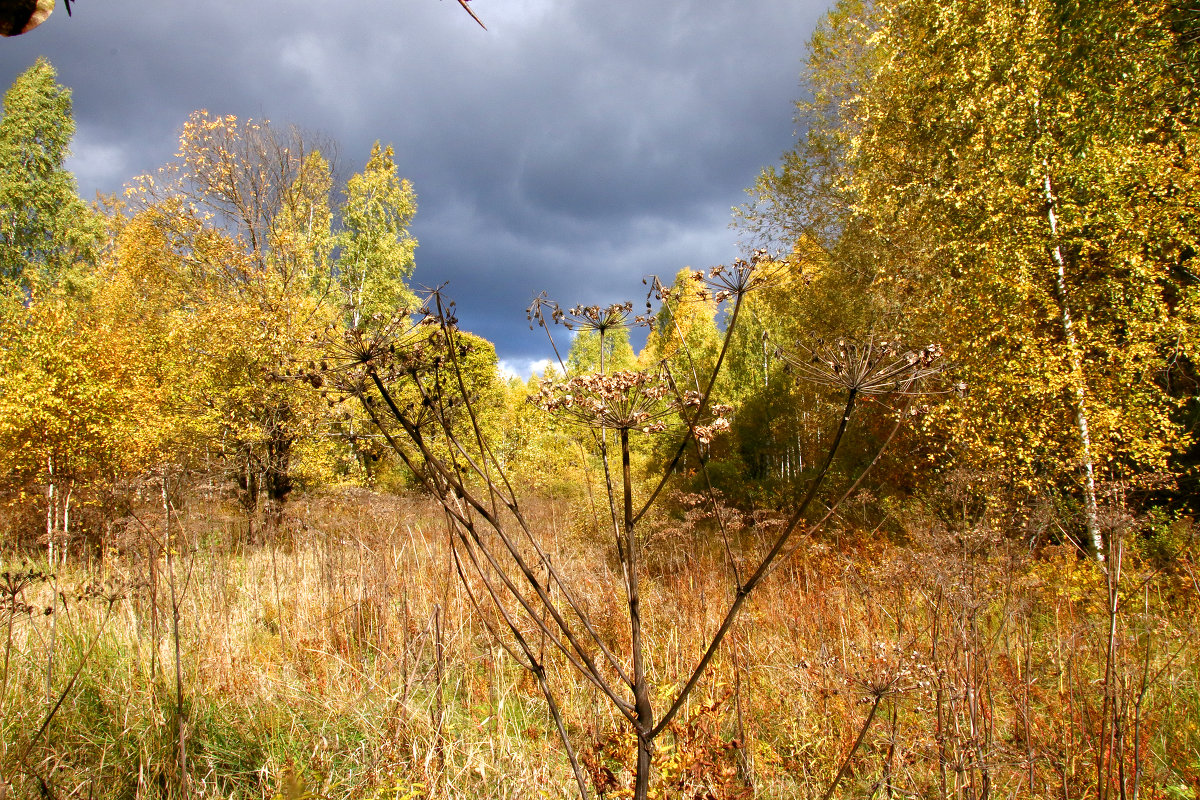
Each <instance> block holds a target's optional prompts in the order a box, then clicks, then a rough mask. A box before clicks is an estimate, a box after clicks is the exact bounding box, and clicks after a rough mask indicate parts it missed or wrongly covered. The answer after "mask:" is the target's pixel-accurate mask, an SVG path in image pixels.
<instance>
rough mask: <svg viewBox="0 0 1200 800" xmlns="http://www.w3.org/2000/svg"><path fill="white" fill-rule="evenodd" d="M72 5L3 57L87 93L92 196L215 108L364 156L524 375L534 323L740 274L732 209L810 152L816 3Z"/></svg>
mask: <svg viewBox="0 0 1200 800" xmlns="http://www.w3.org/2000/svg"><path fill="white" fill-rule="evenodd" d="M471 7H472V8H473V9H474V10H475V12H476V13H477V14H478V15H479V17H480V18H481V19H482V20H483V21H484V23H485V24H486V25H487V26H488V30H487V31H484V30H482V29H480V28H479V26H478V25H476V23H475V22H474V21H473V20H472V19H471V18H470V17H469V16H468V15H467V14H466V13H465V12H464V11H463V10H462V9H461V8H460V7H459V5H458V3H457V2H455V0H374V2H370V3H350V2H330V1H329V0H326V2H315V0H293V1H292V2H282V0H236V1H235V0H195V1H193V2H179V1H178V0H176V1H174V2H171V1H169V0H141V1H140V2H134V0H77V2H75V3H74V4H73V7H72V12H73V14H74V16H73V17H70V18H68V17H67V14H66V13H65V9H64V8H63V6H62V3H61V2H60V3H59V6H58V8H57V9H56V10H55V12H54V14H53V15H52V16H51V17H50V19H49V20H47V21H46V22H45V23H44V24H43V25H42V26H41V27H39V28H37V29H35V30H34V31H31V32H30V33H28V34H25V35H23V36H19V37H14V38H10V39H6V40H3V41H0V81H2V82H3V86H4V87H7V86H8V85H9V84H11V83H12V81H13V79H14V78H15V77H16V76H17V75H18V74H20V72H22V71H23V70H25V69H26V68H28V67H29V66H30V65H31V64H32V63H33V62H34V60H35V59H36V58H37V57H38V56H39V55H44V56H46V57H48V58H49V59H50V61H51V62H52V63H53V64H54V66H55V67H56V68H57V70H58V73H59V82H60V83H62V84H64V85H65V86H68V87H70V88H71V89H72V91H73V93H74V103H75V120H76V125H77V132H76V136H75V141H74V144H73V146H72V150H73V153H74V155H73V157H72V159H71V161H70V162H69V166H70V167H71V169H72V170H73V171H74V172H75V174H76V176H77V179H78V181H79V188H80V191H81V193H82V194H83V196H84V197H85V198H91V197H93V196H95V193H96V192H98V191H99V192H106V193H107V192H116V191H118V190H120V188H121V187H122V186H123V185H124V184H125V183H126V182H127V181H128V180H129V179H130V178H132V177H133V176H135V175H138V174H141V173H144V172H149V171H152V170H154V169H156V168H157V167H159V166H161V165H162V164H164V163H166V162H167V161H168V160H170V158H171V156H172V155H173V153H174V152H175V150H176V145H177V141H178V134H179V130H180V127H181V126H182V124H183V122H184V120H185V119H186V118H187V116H188V114H189V113H190V112H191V111H192V110H194V109H199V108H204V109H208V110H209V111H210V112H212V113H214V114H234V115H237V116H238V117H241V118H246V117H252V118H255V119H269V120H271V122H272V123H273V124H275V125H287V124H295V125H298V126H300V127H302V128H304V129H306V130H311V131H314V132H316V133H319V134H321V135H323V136H327V137H329V138H331V139H333V140H334V141H336V142H337V143H338V152H337V163H338V167H339V171H340V172H341V173H342V176H343V177H344V176H346V175H349V174H351V173H353V172H356V171H359V170H361V169H362V167H363V165H364V164H365V162H366V159H367V156H368V154H369V152H370V147H371V143H372V142H373V141H374V140H376V139H379V140H382V141H383V142H384V143H391V144H392V145H393V146H394V147H395V150H396V160H397V163H398V165H399V168H400V171H401V174H403V175H404V176H405V177H408V178H410V179H411V180H412V181H413V183H414V185H415V187H416V190H417V194H418V202H419V206H420V208H419V211H418V213H417V217H416V220H415V222H414V225H413V232H414V234H415V235H416V237H417V239H418V240H419V242H420V247H419V248H418V250H417V272H416V276H415V282H416V283H418V284H425V285H429V284H438V283H442V282H445V281H449V287H448V290H447V291H448V292H449V294H451V295H452V296H453V297H454V298H456V299H457V300H458V305H459V319H460V321H461V324H462V326H463V327H464V328H465V329H467V330H471V331H474V332H475V333H479V334H481V335H483V336H486V337H487V338H489V339H491V340H492V341H494V342H495V343H496V345H497V350H498V351H499V354H500V357H501V359H502V360H503V361H504V362H506V364H507V365H508V366H509V367H510V368H513V369H516V370H518V371H520V372H523V373H526V372H527V369H528V365H529V363H530V362H531V361H534V360H536V359H539V358H542V357H544V356H546V355H548V353H547V348H546V347H545V345H544V339H540V338H538V336H537V335H535V334H533V333H531V332H530V331H529V330H528V326H527V323H526V320H525V313H524V309H525V307H526V306H527V305H528V304H529V301H530V300H531V299H532V298H533V296H534V295H536V294H537V293H538V292H539V291H541V290H543V289H544V290H546V291H547V292H549V293H550V296H551V297H553V298H554V299H557V300H560V301H561V302H562V303H564V304H565V305H573V304H575V303H580V302H586V303H609V302H616V301H620V300H624V299H631V300H634V301H635V302H637V301H639V300H641V299H642V297H644V290H643V287H642V283H641V278H642V276H643V275H647V274H652V273H654V274H659V275H664V276H670V275H674V273H675V272H677V271H678V270H679V269H681V268H682V267H684V266H691V267H695V268H703V267H707V266H711V265H713V264H718V263H727V262H729V261H730V260H732V259H733V258H735V257H736V256H737V255H738V254H739V242H738V234H737V232H736V231H735V230H732V229H731V228H730V227H729V223H730V220H731V208H732V207H733V206H736V205H739V204H740V203H742V201H743V199H744V197H745V195H744V189H745V188H746V187H747V186H748V185H750V183H751V182H752V181H753V180H754V178H755V176H756V175H757V174H758V171H759V170H760V169H761V168H762V167H764V166H767V165H769V164H773V163H776V162H777V161H778V159H779V156H780V155H781V154H782V153H783V151H784V150H786V149H787V148H788V147H789V146H790V144H791V142H792V140H793V135H794V125H793V121H792V110H793V106H792V103H793V101H794V100H795V99H796V98H797V96H798V95H799V91H800V89H799V74H800V70H801V67H802V63H803V59H804V55H805V43H806V42H807V40H808V38H809V36H810V34H811V33H812V30H813V27H814V26H815V24H816V22H817V20H818V19H819V17H820V15H821V14H822V13H824V11H825V9H826V3H825V2H823V1H822V0H658V2H653V1H649V2H648V1H647V0H590V1H589V0H472V3H471Z"/></svg>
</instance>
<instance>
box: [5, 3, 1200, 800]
mask: <svg viewBox="0 0 1200 800" xmlns="http://www.w3.org/2000/svg"><path fill="white" fill-rule="evenodd" d="M464 7H465V4H464ZM799 94H800V98H801V99H799V100H798V101H797V103H796V105H795V108H794V114H795V120H796V128H797V131H798V134H797V137H796V139H795V141H794V144H793V146H792V147H791V149H789V150H788V151H787V152H785V153H783V154H782V155H781V157H780V160H779V162H778V163H777V164H775V165H765V166H764V168H763V169H762V171H761V173H760V174H759V177H758V179H757V181H756V182H755V183H754V184H753V185H752V186H750V187H749V188H748V189H747V193H746V199H745V202H744V203H743V204H742V205H741V206H739V207H738V208H736V209H734V221H733V229H732V231H731V233H730V236H731V238H738V239H739V240H740V241H741V242H743V243H744V250H743V255H742V257H741V258H739V259H737V260H735V261H733V262H732V263H729V264H723V265H694V266H687V265H684V264H664V265H663V271H662V273H661V274H659V275H657V276H653V275H651V276H646V279H645V281H644V283H643V284H642V285H635V286H629V287H626V289H627V292H628V295H629V301H628V302H621V303H616V304H604V303H599V302H596V300H595V299H592V298H576V297H571V298H557V297H549V296H547V295H545V294H542V295H540V296H537V297H532V298H530V302H529V305H528V307H527V308H526V309H520V308H516V309H512V313H513V315H514V316H516V317H520V315H521V313H522V311H524V313H525V320H526V321H527V322H528V324H529V326H530V327H531V328H533V329H535V330H537V331H539V332H540V333H544V334H545V336H544V343H545V349H546V352H547V354H548V355H551V356H552V358H551V359H550V366H549V367H547V368H546V369H545V370H544V372H542V374H535V375H532V376H526V377H514V376H512V375H511V374H506V373H505V372H503V371H502V370H501V369H500V365H499V362H498V359H497V354H496V348H495V346H494V345H493V343H491V342H489V341H488V340H487V339H485V338H483V337H481V336H478V335H476V334H473V333H471V332H470V331H471V329H472V320H471V319H469V318H467V317H466V315H465V314H464V316H463V318H462V319H460V318H459V314H458V310H457V308H456V306H455V303H454V289H455V287H454V285H453V284H450V285H442V286H436V285H429V284H430V279H429V278H427V277H425V276H423V275H422V273H421V268H420V259H419V257H418V252H417V244H418V243H417V241H416V240H415V238H414V236H413V234H412V232H411V227H412V222H413V220H414V218H415V216H416V215H417V214H418V213H419V212H418V195H417V193H418V190H419V189H420V187H414V186H413V185H412V183H410V181H408V180H407V179H405V178H404V177H403V173H404V162H405V154H404V153H403V152H396V151H394V150H393V148H392V147H391V146H389V145H387V144H386V143H384V142H382V141H381V142H377V143H376V145H375V146H374V147H373V148H372V149H371V151H370V152H369V153H361V154H352V157H351V158H350V159H348V160H349V161H352V162H354V164H353V166H352V167H349V168H347V169H345V170H344V171H345V172H347V173H348V172H350V171H351V170H358V171H354V172H353V174H350V176H349V177H348V178H346V179H345V180H335V175H340V174H342V173H343V169H340V168H339V165H337V164H334V163H332V158H333V154H334V153H336V152H337V148H336V146H335V143H333V142H330V141H327V140H325V139H324V138H323V137H322V136H321V134H319V133H315V132H311V131H307V130H303V129H300V128H297V127H292V126H289V125H288V124H287V123H286V121H282V122H281V121H271V122H267V121H264V120H253V119H243V118H238V117H234V116H222V115H219V114H216V113H210V112H208V111H203V110H198V111H195V112H194V113H193V114H191V116H190V117H188V118H187V119H186V120H181V121H180V123H181V128H180V132H179V140H178V151H177V153H176V156H175V157H174V159H173V160H171V161H170V162H169V163H166V164H163V165H162V166H161V168H160V169H158V170H157V171H154V172H151V173H149V174H145V175H141V176H136V177H131V178H130V179H129V181H128V182H127V184H126V187H125V189H124V191H123V193H121V194H119V195H115V196H101V197H98V198H97V199H96V200H95V201H91V202H89V201H86V200H85V199H83V198H81V197H80V195H79V192H78V189H77V186H76V181H75V178H74V176H73V175H72V174H71V172H70V171H69V170H68V169H67V166H66V165H67V157H68V155H69V154H70V147H71V141H72V138H73V135H74V129H75V125H74V121H73V116H72V102H71V91H70V89H69V87H66V86H63V85H60V83H59V79H58V75H57V73H56V72H55V69H54V67H53V65H52V64H51V63H50V62H49V61H47V60H44V59H42V60H39V61H38V62H37V63H36V64H35V65H34V66H32V67H31V68H30V69H28V71H26V72H25V73H23V74H22V75H21V76H20V77H19V78H17V80H16V81H15V82H14V83H13V84H12V86H11V88H9V89H8V90H7V93H6V94H5V95H4V98H3V116H2V117H0V636H2V637H3V656H2V659H0V800H4V798H6V797H8V796H9V795H10V794H11V796H13V797H18V798H34V797H41V798H63V800H66V798H143V797H164V798H166V797H169V798H182V797H210V796H211V797H218V796H219V797H236V798H264V799H266V798H282V799H283V800H307V798H371V799H372V800H385V799H386V800H415V799H416V798H429V799H430V800H433V799H434V798H497V799H498V798H539V797H541V798H557V797H563V798H575V797H577V798H584V799H585V800H586V799H587V798H633V800H646V799H647V798H663V799H666V798H687V800H692V799H693V798H694V799H695V800H725V799H726V798H730V799H732V798H804V799H805V800H807V799H808V798H812V799H813V800H816V799H817V798H820V799H821V800H830V799H831V798H918V797H919V798H937V799H938V800H951V799H953V800H987V799H988V798H1027V797H1038V798H1063V799H1064V800H1069V799H1072V798H1097V800H1117V799H1118V798H1120V800H1126V799H1127V798H1129V799H1131V800H1132V799H1133V798H1139V797H1144V798H1164V799H1166V798H1169V799H1170V800H1187V799H1188V798H1190V799H1191V800H1197V798H1198V797H1200V794H1198V792H1200V641H1198V640H1197V632H1198V629H1197V626H1196V623H1195V619H1196V614H1197V612H1198V611H1200V575H1198V573H1197V569H1198V567H1197V557H1198V555H1200V542H1198V541H1197V528H1196V522H1195V520H1196V515H1197V513H1200V502H1198V500H1197V498H1200V473H1198V469H1200V442H1198V426H1200V366H1198V364H1200V361H1198V359H1200V279H1198V278H1197V272H1196V262H1195V257H1196V251H1197V247H1198V246H1200V244H1198V242H1200V216H1198V214H1200V211H1198V210H1200V164H1198V162H1197V154H1196V151H1197V149H1198V148H1200V133H1198V131H1200V127H1198V126H1200V12H1198V11H1197V9H1196V8H1195V7H1194V4H1189V3H1187V2H1184V0H1149V2H1133V0H1077V1H1076V2H1064V1H1060V0H1002V1H1001V2H996V3H980V2H973V1H972V0H955V2H944V1H943V0H874V1H873V2H871V1H870V0H840V2H838V3H837V5H836V6H834V7H833V9H832V10H831V11H829V12H828V13H827V14H826V15H825V17H824V18H823V19H822V21H821V23H820V24H819V26H818V27H817V30H816V33H815V34H814V35H813V37H812V39H811V41H810V42H809V44H808V49H807V60H806V63H805V71H804V74H803V76H802V86H801V89H800V90H799ZM784 111H785V113H786V110H784ZM341 166H345V165H344V164H343V165H341ZM360 166H361V169H359V168H360ZM464 235H469V232H465V233H464ZM701 266H702V267H703V268H700V267H701ZM593 302H596V304H594V305H593V304H589V303H593ZM642 342H644V345H642V344H641V343H642ZM634 343H637V344H638V345H639V346H638V347H635V345H634Z"/></svg>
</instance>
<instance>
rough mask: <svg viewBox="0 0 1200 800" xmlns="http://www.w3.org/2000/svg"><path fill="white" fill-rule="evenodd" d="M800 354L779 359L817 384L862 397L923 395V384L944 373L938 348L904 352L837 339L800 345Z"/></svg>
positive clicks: (893, 344) (893, 346) (884, 344)
mask: <svg viewBox="0 0 1200 800" xmlns="http://www.w3.org/2000/svg"><path fill="white" fill-rule="evenodd" d="M799 350H800V352H799V353H791V352H788V351H784V350H781V351H779V356H780V358H782V359H783V360H784V361H786V362H787V363H788V364H790V365H791V366H792V367H793V368H794V369H795V370H796V371H797V372H798V373H800V374H801V375H802V376H804V377H805V378H807V379H808V380H811V381H813V382H814V383H819V384H823V385H826V386H837V387H841V388H844V389H848V390H851V391H854V392H857V393H858V394H860V395H883V394H920V393H921V383H922V382H923V381H924V380H925V379H926V378H929V377H932V376H933V375H936V374H937V373H939V372H941V370H942V367H941V365H940V364H938V363H936V362H937V361H938V359H940V358H941V355H942V348H941V347H940V346H939V345H936V344H930V345H926V346H925V347H923V348H921V349H919V350H901V348H900V347H899V345H898V344H897V343H896V342H887V341H875V340H873V339H869V340H867V341H866V342H858V341H854V340H852V339H838V340H837V341H835V342H831V343H826V342H823V341H818V342H817V343H816V344H815V345H813V346H811V347H806V346H803V345H801V346H800V348H799Z"/></svg>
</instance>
